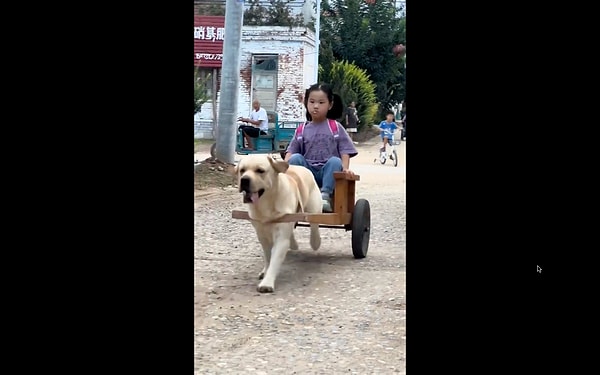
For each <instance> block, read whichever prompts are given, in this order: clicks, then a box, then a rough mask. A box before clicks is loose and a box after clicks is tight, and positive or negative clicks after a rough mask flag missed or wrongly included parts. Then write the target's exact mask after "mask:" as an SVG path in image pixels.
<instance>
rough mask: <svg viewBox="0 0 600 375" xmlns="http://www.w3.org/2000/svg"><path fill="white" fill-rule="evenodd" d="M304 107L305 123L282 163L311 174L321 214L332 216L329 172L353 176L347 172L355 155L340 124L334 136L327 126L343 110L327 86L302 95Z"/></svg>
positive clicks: (349, 171)
mask: <svg viewBox="0 0 600 375" xmlns="http://www.w3.org/2000/svg"><path fill="white" fill-rule="evenodd" d="M304 107H305V108H306V119H307V120H308V122H307V123H306V124H304V126H303V127H302V132H301V133H302V134H301V137H299V134H298V133H299V132H298V129H297V130H296V134H295V135H294V138H293V139H292V141H291V142H290V144H289V146H288V148H287V153H286V155H285V160H286V161H287V162H289V163H290V164H292V165H301V166H304V167H306V168H308V170H310V171H311V172H312V173H313V175H314V176H315V180H316V181H317V184H318V185H319V187H320V188H321V197H322V199H323V212H332V209H331V193H333V189H334V188H335V179H334V178H333V172H338V171H344V172H345V173H348V174H351V175H354V172H352V171H351V170H350V158H351V157H353V156H356V155H357V154H358V152H357V151H356V148H354V143H352V140H351V139H350V137H349V136H348V133H346V130H345V129H344V127H343V126H341V125H340V123H338V122H337V121H335V126H336V127H337V132H335V133H334V132H333V130H332V129H331V127H330V125H329V120H328V119H336V118H339V117H341V116H342V113H343V110H344V104H343V103H342V100H341V98H340V97H339V96H338V95H336V94H334V93H333V91H332V89H331V86H329V85H327V84H318V83H317V84H314V85H312V86H311V87H310V88H309V89H308V90H306V93H305V95H304ZM334 129H335V127H334ZM298 138H300V139H298Z"/></svg>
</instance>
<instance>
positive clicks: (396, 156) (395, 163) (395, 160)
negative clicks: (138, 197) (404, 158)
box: [393, 150, 398, 167]
mask: <svg viewBox="0 0 600 375" xmlns="http://www.w3.org/2000/svg"><path fill="white" fill-rule="evenodd" d="M393 154H394V167H397V166H398V154H397V153H396V150H394V152H393Z"/></svg>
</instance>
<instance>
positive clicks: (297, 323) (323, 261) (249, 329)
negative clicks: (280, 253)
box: [194, 140, 406, 374]
mask: <svg viewBox="0 0 600 375" xmlns="http://www.w3.org/2000/svg"><path fill="white" fill-rule="evenodd" d="M405 145H406V143H405V142H403V143H402V144H401V145H400V146H397V150H398V153H399V154H400V163H399V165H398V167H394V166H393V165H390V164H389V163H390V162H389V161H388V163H387V164H385V165H381V164H379V163H378V162H377V163H374V162H373V159H374V158H375V157H376V155H377V148H378V142H377V143H376V142H375V140H371V141H370V142H366V143H364V144H361V145H359V146H357V148H358V151H359V156H357V157H356V158H353V159H352V161H351V164H350V165H351V169H353V170H354V171H355V172H356V173H358V174H360V176H361V181H360V182H358V183H357V199H359V198H364V199H367V200H368V201H369V203H370V206H371V240H370V245H369V252H368V254H367V257H366V258H365V259H361V260H357V259H354V258H353V256H352V250H351V233H350V232H345V231H344V230H339V229H326V228H324V229H321V236H322V244H321V248H320V249H319V250H318V251H313V250H312V249H310V246H309V243H308V234H309V229H308V228H302V227H299V228H297V229H296V239H297V241H298V244H299V250H296V251H289V252H288V254H287V257H286V260H285V262H284V264H283V266H282V270H281V273H280V275H279V277H278V278H277V281H276V285H275V292H274V293H272V294H259V293H258V292H257V291H256V286H257V284H258V278H257V275H258V272H259V271H260V270H261V269H262V265H263V263H262V262H263V260H262V256H261V253H262V249H261V247H260V245H259V243H258V240H257V238H256V234H255V233H254V230H253V228H252V225H251V224H250V222H248V221H245V220H234V219H231V211H232V210H234V209H245V207H244V205H243V204H242V197H241V195H240V194H239V193H238V192H237V190H236V189H235V188H234V187H230V188H224V189H209V190H202V191H196V196H195V204H194V206H195V238H194V241H195V248H194V273H195V278H194V374H342V373H343V374H404V373H405V356H404V353H405V342H406V341H405V339H406V338H405V335H406V333H405V327H406V314H405V312H406V302H405V271H406V257H405V244H406V235H405V228H406V210H405V181H406V174H405V166H404V160H405V157H404V155H405Z"/></svg>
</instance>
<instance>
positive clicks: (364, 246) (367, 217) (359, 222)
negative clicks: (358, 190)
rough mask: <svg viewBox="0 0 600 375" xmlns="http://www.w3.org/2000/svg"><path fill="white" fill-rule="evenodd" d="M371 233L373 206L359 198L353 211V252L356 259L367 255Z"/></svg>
mask: <svg viewBox="0 0 600 375" xmlns="http://www.w3.org/2000/svg"><path fill="white" fill-rule="evenodd" d="M370 234H371V208H370V206H369V201H368V200H366V199H359V200H357V201H356V204H355V205H354V212H353V213H352V254H353V255H354V258H356V259H362V258H364V257H366V256H367V251H368V250H369V236H370Z"/></svg>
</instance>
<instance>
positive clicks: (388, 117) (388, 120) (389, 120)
mask: <svg viewBox="0 0 600 375" xmlns="http://www.w3.org/2000/svg"><path fill="white" fill-rule="evenodd" d="M386 119H387V122H392V121H394V115H392V114H390V113H388V114H387V116H386Z"/></svg>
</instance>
